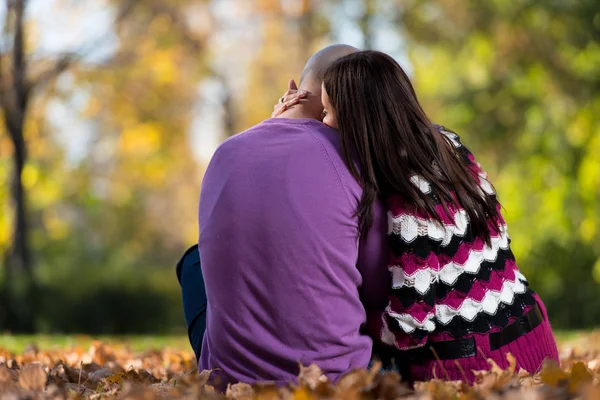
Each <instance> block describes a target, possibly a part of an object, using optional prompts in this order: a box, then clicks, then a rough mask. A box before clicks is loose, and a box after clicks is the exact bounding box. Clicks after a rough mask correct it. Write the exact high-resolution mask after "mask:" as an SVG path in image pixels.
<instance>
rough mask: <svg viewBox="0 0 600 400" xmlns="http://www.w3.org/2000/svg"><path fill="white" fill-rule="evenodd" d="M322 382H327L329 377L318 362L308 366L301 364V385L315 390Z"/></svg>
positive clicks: (299, 381) (299, 382) (299, 376)
mask: <svg viewBox="0 0 600 400" xmlns="http://www.w3.org/2000/svg"><path fill="white" fill-rule="evenodd" d="M321 382H327V377H326V376H325V375H323V372H322V371H321V368H319V367H318V366H317V364H310V365H309V366H308V367H305V366H303V365H302V364H300V373H299V374H298V384H299V385H300V386H307V387H308V388H310V389H311V390H315V388H316V387H317V386H318V385H319V383H321Z"/></svg>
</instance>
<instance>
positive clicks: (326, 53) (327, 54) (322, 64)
mask: <svg viewBox="0 0 600 400" xmlns="http://www.w3.org/2000/svg"><path fill="white" fill-rule="evenodd" d="M357 51H358V49H357V48H355V47H352V46H348V45H347V44H334V45H331V46H327V47H325V48H324V49H321V50H319V51H318V52H316V53H315V54H313V56H312V57H311V58H309V59H308V61H307V62H306V65H305V66H304V70H303V71H302V77H301V78H300V86H301V87H303V88H307V89H309V90H310V88H311V87H312V88H314V86H315V85H318V87H321V82H323V77H324V76H325V71H326V70H327V68H329V66H330V65H331V64H333V62H334V61H336V60H337V59H339V58H341V57H344V56H346V55H348V54H352V53H356V52H357Z"/></svg>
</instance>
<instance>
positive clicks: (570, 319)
mask: <svg viewBox="0 0 600 400" xmlns="http://www.w3.org/2000/svg"><path fill="white" fill-rule="evenodd" d="M400 24H401V25H400V26H403V27H404V29H405V30H406V32H407V34H408V36H409V37H410V39H411V42H410V45H409V49H411V60H412V62H413V68H414V71H415V84H416V91H417V93H418V94H419V95H420V97H421V101H422V103H423V104H424V107H425V109H426V111H428V112H429V113H430V115H431V116H432V118H433V119H434V120H435V121H436V122H438V123H441V124H443V125H447V126H448V127H450V128H452V129H454V130H456V131H457V132H458V133H459V134H460V135H461V136H463V137H464V140H465V142H466V143H467V145H468V146H469V147H471V149H472V150H473V151H474V153H475V154H476V156H477V157H478V159H479V161H480V162H481V163H482V164H483V166H484V168H486V169H487V170H488V171H489V173H490V179H491V181H492V183H494V185H495V187H496V189H497V191H498V193H499V197H500V201H501V203H502V205H503V206H504V208H505V210H504V215H505V217H506V219H507V223H508V228H509V233H510V234H511V238H512V239H513V242H512V247H513V251H514V253H515V255H516V256H517V261H518V263H519V265H520V267H521V269H522V270H523V271H524V272H525V274H526V276H527V277H528V278H530V281H531V283H532V286H533V289H534V290H536V291H538V292H539V293H540V295H541V297H542V298H543V299H544V300H545V301H546V302H547V305H548V309H549V313H550V316H551V319H552V320H553V322H554V324H555V326H562V327H584V326H589V324H590V323H592V322H591V321H598V320H599V318H600V311H599V310H600V298H598V296H597V295H596V294H597V293H598V290H600V279H599V278H600V271H598V270H599V269H600V240H599V237H600V236H599V235H600V201H599V200H598V199H599V197H600V158H599V157H600V156H599V155H600V45H599V43H600V3H598V2H597V1H594V0H582V1H578V2H560V1H545V0H531V1H514V2H504V1H500V0H498V1H491V2H476V1H474V0H473V1H469V0H464V1H458V2H457V1H450V0H442V1H428V0H423V1H416V2H414V3H412V5H411V6H410V7H407V8H406V9H405V10H404V11H403V13H402V15H401V21H400ZM575 310H576V311H575ZM574 311H575V312H574Z"/></svg>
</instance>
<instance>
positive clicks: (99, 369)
mask: <svg viewBox="0 0 600 400" xmlns="http://www.w3.org/2000/svg"><path fill="white" fill-rule="evenodd" d="M508 358H509V361H510V365H511V367H510V368H508V369H506V370H502V369H501V368H499V367H498V366H497V365H495V364H494V363H493V362H490V367H491V369H490V371H482V372H478V373H477V375H478V377H479V381H478V382H477V383H476V384H475V385H474V386H472V387H471V386H467V385H464V384H463V383H461V382H444V381H441V380H432V381H429V382H418V383H416V384H415V386H414V387H413V388H409V387H408V386H406V385H405V384H403V383H402V382H401V381H400V377H399V376H398V375H397V374H394V373H377V372H375V371H353V372H350V373H349V374H347V375H346V376H344V377H342V378H341V379H340V380H339V381H338V382H336V384H332V383H330V382H328V381H327V379H326V378H325V377H324V376H323V375H322V374H321V371H320V370H319V369H318V367H316V366H314V365H312V366H308V367H301V369H300V374H299V376H298V382H297V383H295V384H289V385H288V386H287V387H280V388H277V387H275V386H272V385H269V384H263V385H254V386H250V385H246V384H242V383H238V384H235V385H230V386H229V387H228V388H227V389H226V391H225V392H224V393H221V392H219V391H218V390H216V389H215V388H214V387H213V386H211V385H209V384H208V383H207V382H208V378H209V375H210V373H209V372H208V371H205V372H203V373H201V374H198V373H197V371H196V362H195V360H194V357H193V354H192V353H191V352H188V351H181V350H169V349H162V350H152V351H143V352H133V351H131V350H130V349H129V348H128V347H126V346H119V345H109V344H106V343H103V342H100V341H95V342H93V343H92V344H91V346H89V348H83V347H73V348H69V349H61V350H48V351H45V350H44V351H42V350H40V349H38V348H37V347H35V346H30V347H29V348H27V349H25V350H24V351H23V352H20V353H19V354H15V353H13V352H10V351H8V350H6V349H2V348H0V399H78V398H83V399H110V398H131V399H158V398H194V399H198V398H206V399H252V398H258V399H302V400H308V399H397V398H402V399H532V400H533V399H571V398H583V399H600V332H596V333H592V334H588V335H585V336H581V337H578V338H577V339H576V340H575V341H573V340H571V342H570V343H563V344H562V345H561V365H560V366H559V365H555V364H550V363H548V364H546V365H544V367H543V368H542V370H541V371H540V372H539V373H538V374H536V375H534V376H531V375H529V374H527V373H525V372H523V371H517V369H516V368H515V363H514V358H513V357H512V356H510V355H509V356H508Z"/></svg>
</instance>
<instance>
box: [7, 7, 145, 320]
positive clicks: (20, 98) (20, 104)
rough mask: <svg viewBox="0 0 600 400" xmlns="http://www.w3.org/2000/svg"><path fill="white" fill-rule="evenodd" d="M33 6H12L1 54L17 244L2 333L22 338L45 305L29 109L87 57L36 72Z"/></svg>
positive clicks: (47, 63) (46, 64)
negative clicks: (33, 204) (30, 27)
mask: <svg viewBox="0 0 600 400" xmlns="http://www.w3.org/2000/svg"><path fill="white" fill-rule="evenodd" d="M27 3H28V2H27V0H8V1H7V3H6V4H7V5H6V16H5V21H4V32H3V39H4V43H5V47H4V48H2V50H1V51H2V52H1V53H0V109H1V112H2V115H3V117H4V126H5V129H6V131H7V132H8V135H9V137H10V142H11V143H12V145H13V152H12V157H13V170H12V173H11V185H10V198H11V203H12V208H13V223H12V229H11V233H12V236H11V237H12V242H11V244H10V247H9V249H8V252H7V254H6V257H5V259H4V260H3V261H4V279H3V282H2V285H1V286H0V299H1V300H2V303H3V305H5V309H4V313H3V314H0V329H8V330H13V331H16V332H32V331H33V330H34V322H35V308H36V303H37V301H38V299H39V296H38V294H39V293H38V286H37V284H36V281H35V276H34V271H33V262H32V257H31V248H30V243H29V221H28V215H27V193H26V191H25V187H24V185H23V171H24V170H25V166H26V165H27V141H26V138H25V123H26V121H27V115H28V108H29V105H30V101H31V97H32V95H33V93H34V91H35V90H36V89H37V88H39V87H42V86H44V85H46V84H48V83H49V82H51V81H53V80H54V79H55V78H56V77H57V76H59V75H60V74H62V73H63V72H64V71H66V70H67V69H69V68H70V67H71V66H72V65H73V64H74V62H75V61H76V60H77V59H78V58H79V57H80V56H81V55H82V54H80V53H78V54H75V53H63V54H60V55H57V56H56V57H55V58H54V59H46V60H43V61H38V62H36V65H35V67H36V68H35V71H34V72H32V68H30V65H29V63H28V60H27V49H26V48H25V46H26V35H27V32H26V24H25V13H26V10H27ZM132 3H133V0H128V1H124V2H122V4H121V6H120V8H119V10H118V11H119V12H118V16H117V21H119V20H121V19H122V18H123V17H124V16H125V15H126V14H127V13H128V11H129V10H130V8H131V5H132Z"/></svg>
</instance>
